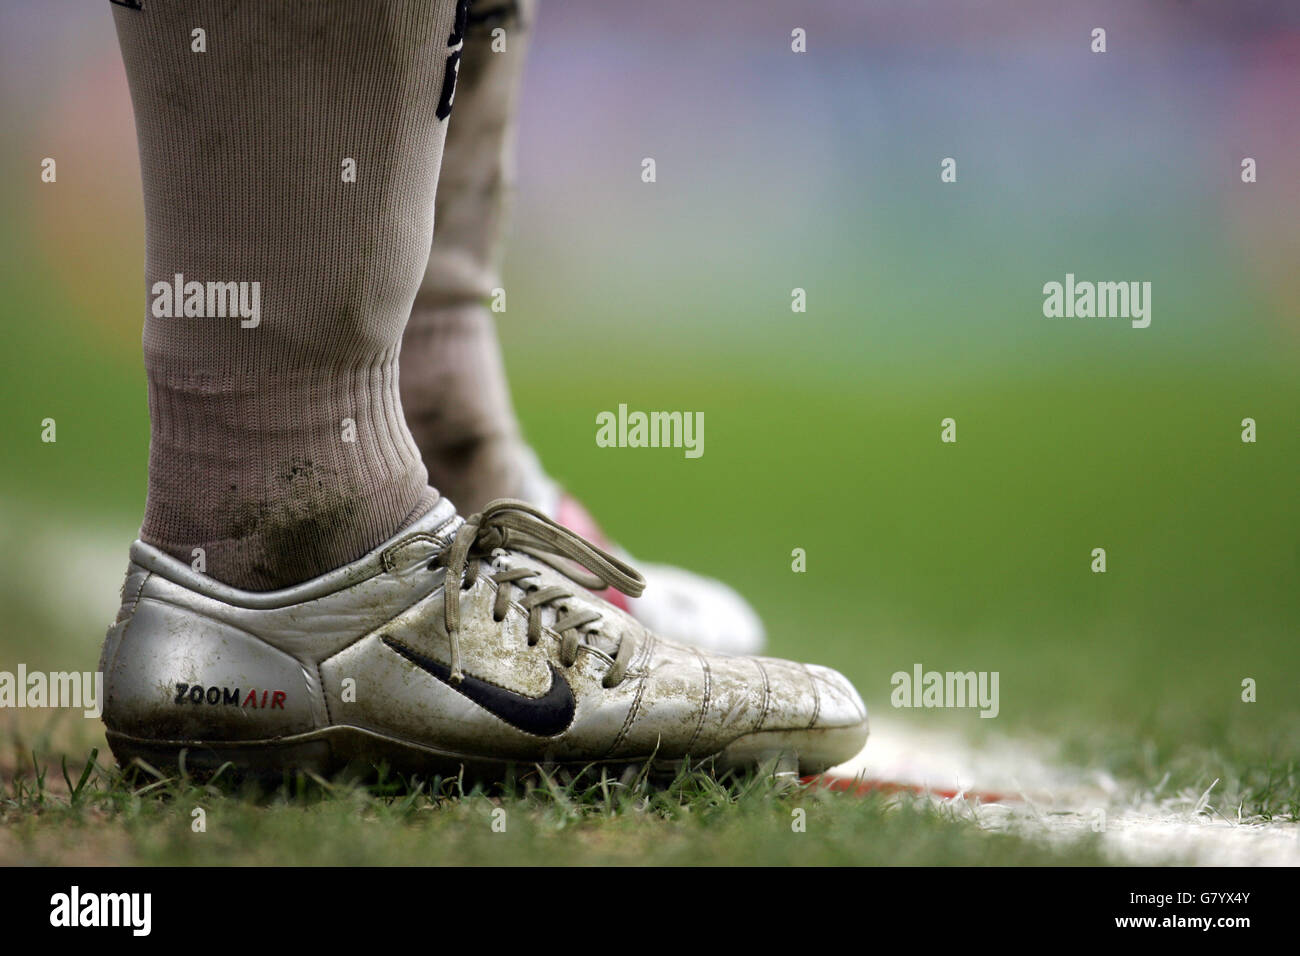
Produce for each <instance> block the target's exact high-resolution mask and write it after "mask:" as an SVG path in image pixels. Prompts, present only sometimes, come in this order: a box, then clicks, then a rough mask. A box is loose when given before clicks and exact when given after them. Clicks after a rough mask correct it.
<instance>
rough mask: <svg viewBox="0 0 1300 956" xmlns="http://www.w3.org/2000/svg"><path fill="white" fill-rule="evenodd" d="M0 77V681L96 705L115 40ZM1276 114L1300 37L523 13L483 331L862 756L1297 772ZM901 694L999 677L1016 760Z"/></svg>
mask: <svg viewBox="0 0 1300 956" xmlns="http://www.w3.org/2000/svg"><path fill="white" fill-rule="evenodd" d="M1057 6H1059V7H1060V8H1061V9H1045V8H1048V7H1057ZM795 27H802V28H804V29H805V30H806V31H807V38H808V39H807V47H808V52H807V53H805V54H794V53H792V52H791V49H790V32H791V30H792V29H793V28H795ZM1095 27H1103V28H1105V29H1106V31H1107V47H1108V52H1106V53H1105V54H1104V55H1098V54H1093V53H1092V52H1090V49H1089V45H1090V34H1091V31H1092V29H1093V28H1095ZM0 51H2V52H3V59H2V61H0V80H2V85H0V110H2V111H3V112H2V117H3V128H4V130H5V135H4V137H3V143H2V144H0V215H2V217H3V222H4V229H3V232H2V234H0V243H3V246H2V248H0V275H2V276H3V295H0V313H2V323H3V325H2V327H3V329H4V341H5V347H4V350H3V356H0V363H2V364H3V374H2V375H0V398H2V400H0V434H2V435H3V439H2V440H3V449H2V455H3V460H4V462H5V464H4V469H3V476H2V478H0V545H2V546H3V547H0V611H2V612H3V614H2V616H0V670H14V669H16V666H17V663H18V662H19V661H21V662H24V663H26V664H27V666H28V667H29V668H32V669H42V668H44V669H68V668H79V669H86V670H88V669H91V668H93V667H94V666H95V660H96V656H97V654H98V649H99V642H100V640H101V637H102V634H103V631H104V628H105V627H106V626H107V625H108V623H110V621H111V620H112V617H113V614H114V612H115V609H116V605H117V600H118V599H117V593H116V591H117V587H118V585H119V584H120V574H121V571H122V569H123V568H124V565H125V558H126V549H127V546H128V544H129V542H130V541H131V539H132V538H133V537H134V535H135V532H136V530H137V529H138V525H139V520H140V516H141V513H142V508H143V496H144V487H145V463H146V455H147V448H148V424H147V409H146V406H145V386H144V379H143V374H142V365H141V354H140V328H141V319H142V316H143V309H144V287H143V280H142V269H143V220H142V206H141V198H140V181H139V170H138V163H137V157H136V144H135V132H134V124H133V120H132V115H131V107H130V101H129V97H128V92H127V86H126V81H125V76H124V74H123V70H122V66H121V62H120V59H119V55H118V51H117V42H116V37H115V35H114V32H113V27H112V22H111V17H110V7H109V4H108V3H107V0H97V2H96V3H94V4H85V3H76V2H72V0H45V2H41V3H36V2H31V0H28V2H16V0H3V3H0ZM1297 102H1300V6H1297V5H1296V4H1294V3H1288V2H1276V3H1265V2H1249V0H1245V2H1237V3H1234V4H1231V5H1227V4H1222V3H1217V2H1210V0H1188V2H1172V0H1149V2H1146V3H1143V4H1132V3H1121V2H1113V3H1112V2H1088V3H1078V4H1068V5H1066V4H1062V5H1046V4H1041V3H1037V2H1032V0H986V2H981V3H973V4H972V3H956V2H948V3H937V2H918V0H877V2H873V3H870V4H865V3H861V2H857V0H853V2H850V0H816V2H814V3H811V4H796V3H792V2H780V3H778V2H772V0H744V2H741V0H713V2H711V3H708V4H700V3H696V2H692V3H686V2H683V0H661V2H659V3H656V4H654V5H653V7H651V8H641V7H637V6H629V5H626V4H623V5H620V4H608V3H598V2H595V0H566V2H564V3H558V2H552V3H549V4H546V3H544V4H543V7H542V10H541V14H540V19H539V22H538V26H537V31H536V35H535V40H534V45H533V48H532V53H531V59H530V63H529V67H528V71H527V76H526V81H525V91H524V95H523V101H522V109H523V116H522V127H521V131H520V137H519V147H520V149H519V188H518V195H517V197H516V201H515V214H514V221H513V226H512V229H511V240H510V245H509V253H508V257H507V269H506V287H507V289H508V305H509V310H508V312H507V313H506V314H504V315H503V316H502V317H501V321H500V331H501V336H502V339H503V341H504V346H505V351H506V357H507V362H508V365H509V370H510V375H511V382H512V387H513V390H514V396H515V400H516V403H517V405H518V406H519V409H520V413H521V417H522V419H523V421H524V423H525V426H526V430H527V433H528V435H529V437H530V438H531V439H532V441H533V443H534V445H535V446H536V447H537V448H538V450H539V452H540V453H541V455H542V458H543V461H544V462H545V463H546V465H547V466H548V468H549V469H550V471H551V472H552V473H553V474H554V475H555V476H557V477H558V478H560V479H561V480H562V481H564V482H565V483H566V484H567V485H568V486H569V488H570V489H571V490H572V491H573V492H575V493H576V494H577V495H578V496H579V497H580V498H582V499H583V500H584V501H585V502H586V504H587V505H588V506H589V508H590V510H591V511H592V512H593V513H594V514H595V515H597V517H598V518H599V519H600V520H601V521H602V522H603V523H604V524H605V526H606V529H607V530H608V531H609V532H610V534H611V536H612V537H614V538H615V539H616V540H618V541H620V542H621V543H623V544H624V545H625V546H627V547H628V548H629V549H630V550H631V551H632V552H633V553H634V554H635V555H637V556H639V557H642V558H645V559H650V560H662V561H670V562H673V563H678V564H681V565H684V566H687V567H690V568H694V569H697V570H702V571H706V572H708V573H710V574H713V575H716V576H718V577H721V578H723V579H725V580H727V581H728V582H730V583H732V584H733V585H734V586H735V587H736V588H737V589H738V590H740V591H741V592H742V593H744V594H745V595H747V596H748V597H749V598H750V599H751V600H752V601H753V602H754V604H755V605H756V606H757V608H758V609H759V610H760V612H761V613H762V614H763V615H764V617H765V619H766V621H767V623H768V626H769V631H770V634H771V651H772V652H773V653H776V654H779V655H794V656H799V657H803V658H805V659H810V660H816V661H819V662H823V663H828V664H832V665H834V666H837V667H839V668H841V669H842V670H844V671H845V672H846V673H848V674H849V675H850V676H851V677H852V678H853V679H854V680H855V681H856V682H857V683H858V686H859V687H860V688H861V690H862V692H863V696H864V697H865V698H866V700H867V703H868V705H869V707H872V708H874V709H875V711H876V712H877V713H886V714H888V715H889V716H890V717H892V718H894V719H898V720H906V721H912V722H916V723H917V724H918V725H931V724H935V725H938V724H945V725H952V726H954V727H959V728H960V729H962V730H963V731H965V732H968V733H971V734H975V735H979V734H984V733H988V732H990V731H991V730H993V729H994V727H993V725H996V729H998V730H1004V731H1010V732H1015V733H1024V734H1029V733H1034V734H1041V735H1044V736H1047V737H1050V738H1052V739H1054V740H1058V741H1061V742H1062V743H1063V746H1065V747H1066V748H1067V749H1074V750H1075V751H1076V752H1083V751H1086V752H1087V753H1088V754H1090V755H1092V756H1093V757H1096V758H1098V759H1102V760H1105V761H1107V762H1109V763H1110V764H1111V765H1113V766H1114V767H1116V768H1117V769H1124V768H1125V767H1137V768H1139V769H1140V768H1141V767H1142V766H1144V765H1145V764H1149V763H1150V762H1151V760H1152V754H1153V753H1156V754H1159V755H1165V756H1168V755H1173V754H1179V753H1184V752H1196V753H1211V754H1213V753H1220V752H1221V753H1232V754H1235V755H1237V758H1238V759H1243V760H1249V761H1258V762H1267V761H1271V760H1275V759H1276V760H1282V761H1289V760H1295V759H1297V758H1300V587H1297V574H1298V572H1300V495H1298V494H1297V490H1298V489H1297V476H1298V474H1300V427H1298V423H1297V415H1298V413H1300V376H1297V369H1298V368H1300V314H1298V310H1300V269H1298V268H1297V262H1300V255H1298V254H1300V215H1298V213H1300V185H1298V184H1300V110H1297ZM452 122H455V119H454V117H453V120H452ZM46 156H51V157H55V158H56V159H57V162H58V182H57V184H54V185H49V184H43V183H42V182H41V181H40V163H41V160H42V159H43V158H44V157H46ZM647 156H648V157H653V158H654V159H655V160H656V163H657V174H658V181H657V182H656V183H655V184H653V185H647V184H645V183H642V182H641V179H640V170H641V165H640V164H641V160H642V158H643V157H647ZM945 157H952V158H954V159H956V161H957V182H956V183H953V184H943V183H941V182H940V179H939V173H940V162H941V161H942V160H943V159H944V158H945ZM1244 157H1252V158H1254V159H1255V160H1256V162H1257V164H1258V177H1259V181H1258V182H1256V183H1253V184H1249V185H1248V184H1244V183H1242V181H1241V178H1240V171H1241V170H1240V164H1241V161H1242V159H1243V158H1244ZM1067 272H1072V273H1074V274H1075V275H1076V276H1078V277H1079V278H1080V279H1088V280H1115V281H1121V280H1123V281H1130V280H1132V281H1149V282H1151V284H1152V306H1153V311H1152V322H1151V326H1150V327H1149V328H1147V329H1142V330H1139V329H1133V328H1131V327H1130V325H1129V323H1128V322H1127V321H1122V320H1115V319H1047V318H1044V317H1043V314H1042V303H1043V293H1042V287H1043V285H1044V283H1046V282H1050V281H1058V282H1059V281H1063V280H1064V277H1065V274H1066V273H1067ZM795 287H800V288H804V289H805V290H806V291H807V303H808V306H807V312H806V313H803V314H795V313H792V312H791V308H790V301H791V290H792V289H793V288H795ZM619 403H627V404H628V405H629V406H630V407H631V408H633V409H643V410H658V409H664V410H674V409H675V410H689V411H702V412H704V414H705V420H706V432H705V439H706V443H705V454H704V456H703V457H702V458H699V459H695V460H688V459H686V458H684V456H683V455H682V454H681V452H680V451H673V450H651V449H642V450H634V449H621V450H617V449H602V448H598V447H596V445H595V441H594V436H595V415H596V413H597V412H599V411H601V410H605V409H616V408H617V406H618V405H619ZM46 417H52V418H55V419H56V420H57V423H58V424H57V428H58V432H57V435H58V441H57V443H55V444H45V443H42V442H41V440H40V431H41V421H42V419H44V418H46ZM946 417H952V418H954V419H955V420H956V422H957V434H958V442H957V443H956V444H953V445H947V444H942V443H941V442H940V440H939V432H940V421H941V420H942V419H944V418H946ZM1246 417H1251V418H1254V419H1255V420H1256V421H1257V423H1258V442H1257V443H1255V444H1244V443H1243V442H1242V441H1241V437H1240V433H1241V421H1242V419H1243V418H1246ZM1097 547H1103V548H1105V549H1106V551H1107V556H1108V570H1107V573H1105V574H1094V573H1091V571H1090V564H1091V560H1092V559H1091V551H1092V549H1093V548H1097ZM794 548H803V549H805V550H806V553H807V571H806V572H805V573H802V574H796V573H793V572H792V570H791V551H792V549H794ZM52 567H54V568H58V569H59V571H60V573H59V574H58V576H57V578H56V577H54V576H52V575H50V574H49V569H50V568H52ZM69 573H71V575H72V580H73V581H74V582H75V584H74V586H73V588H72V589H71V590H69V589H68V588H67V582H68V580H69V577H68V574H69ZM56 585H57V587H56ZM915 663H921V664H922V665H923V666H924V667H925V668H926V669H937V670H985V671H999V672H1000V674H1001V688H1000V689H1001V713H1000V717H999V718H998V719H997V720H980V719H979V718H978V717H977V715H976V713H975V712H974V711H957V712H951V711H949V712H942V711H918V710H912V711H898V712H893V711H890V710H889V693H890V689H891V688H890V682H889V678H890V675H891V674H892V673H893V672H895V671H898V670H907V671H910V670H911V668H912V666H913V664H915ZM1247 677H1250V678H1254V679H1255V680H1257V681H1258V687H1259V690H1258V698H1259V699H1258V702H1257V703H1254V704H1245V703H1242V701H1241V699H1240V694H1241V681H1242V679H1243V678H1247ZM77 723H78V724H81V723H85V724H89V723H90V722H80V721H79V722H77ZM85 732H87V733H93V732H97V725H95V727H94V728H93V729H88V730H86V731H85Z"/></svg>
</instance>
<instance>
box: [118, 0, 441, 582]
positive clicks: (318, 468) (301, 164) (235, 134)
mask: <svg viewBox="0 0 1300 956" xmlns="http://www.w3.org/2000/svg"><path fill="white" fill-rule="evenodd" d="M113 16H114V21H115V23H116V27H117V32H118V38H119V42H120V44H121V49H122V58H123V61H124V62H125V65H126V74H127V79H128V82H129V85H130V88H131V97H132V102H133V105H134V110H135V121H136V128H137V133H138V138H139V148H140V165H141V170H142V177H143V180H144V205H145V228H146V243H145V286H146V292H147V305H146V312H145V321H144V358H145V371H146V375H147V379H148V390H149V412H150V421H151V436H150V437H151V441H150V451H149V486H148V500H147V503H146V507H145V516H144V521H143V526H142V528H141V537H142V538H143V540H145V541H146V542H148V543H150V544H152V545H154V546H156V547H158V548H160V549H161V550H163V551H165V552H167V553H168V554H171V555H173V556H175V557H176V558H179V559H180V560H182V561H185V562H186V563H187V564H191V565H192V566H194V567H195V568H196V569H198V570H203V571H205V572H206V573H208V574H210V575H212V576H213V577H214V578H216V579H217V580H219V581H222V582H224V583H227V584H230V585H233V586H235V587H240V588H246V589H250V590H271V589H275V588H281V587H286V586H289V585H292V584H296V583H299V582H302V581H304V580H308V579H310V578H313V577H316V576H318V575H320V574H322V573H324V572H326V571H329V570H331V569H333V568H337V567H339V566H341V565H343V564H346V563H348V562H350V561H353V560H355V559H356V558H358V557H360V556H362V555H364V554H365V553H366V552H367V551H369V550H371V549H372V548H373V547H374V546H375V545H377V544H379V543H381V542H382V541H384V540H385V539H386V538H388V537H389V536H391V535H392V534H393V533H394V532H395V531H397V530H399V529H400V528H401V527H403V526H405V525H406V524H408V523H409V522H411V521H413V520H415V519H416V518H417V517H419V516H420V515H421V514H423V513H424V512H425V511H427V510H428V508H429V507H430V506H431V505H432V504H433V502H434V501H435V500H436V498H437V493H436V492H434V491H433V490H432V489H430V488H429V487H428V476H427V472H426V471H425V468H424V465H423V464H422V463H421V461H420V455H419V451H418V448H417V446H416V444H415V442H414V440H413V439H412V437H411V434H410V432H409V431H408V430H407V427H406V424H405V421H404V416H403V413H402V407H401V401H400V397H399V390H398V365H397V356H398V349H399V345H400V342H401V337H402V330H403V327H404V325H405V322H406V318H407V316H408V314H409V310H410V306H411V303H412V301H413V299H414V296H415V293H416V290H417V288H418V287H419V284H420V277H421V275H422V273H423V272H424V269H425V267H426V263H427V254H428V250H429V247H430V242H431V238H432V232H433V212H434V210H433V204H434V195H435V190H436V188H437V183H438V169H439V163H440V160H441V156H442V147H443V140H444V137H445V133H446V126H447V123H446V122H445V119H446V115H447V113H448V111H449V107H450V102H451V98H452V95H453V91H454V82H455V70H454V64H455V59H456V57H457V56H458V52H459V49H460V43H461V36H460V35H459V34H460V32H461V31H462V30H463V23H464V3H463V2H462V3H461V5H460V7H459V14H458V5H457V3H456V2H455V0H367V2H366V3H357V2H356V0H172V2H160V0H158V2H149V0H146V2H144V3H143V4H135V3H129V2H126V0H122V2H115V4H114V6H113ZM449 64H451V68H450V69H449Z"/></svg>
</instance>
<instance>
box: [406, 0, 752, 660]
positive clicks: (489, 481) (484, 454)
mask: <svg viewBox="0 0 1300 956" xmlns="http://www.w3.org/2000/svg"><path fill="white" fill-rule="evenodd" d="M535 16H536V4H535V3H534V2H532V0H482V2H480V3H477V4H475V5H474V7H472V8H471V10H470V14H469V18H468V22H467V25H466V30H465V50H464V54H463V56H462V59H461V66H460V80H459V82H458V84H457V88H456V119H455V122H453V123H452V124H451V128H450V130H449V131H448V133H447V143H446V147H445V150H444V152H443V166H442V180H441V184H440V186H439V188H438V200H437V217H436V218H437V223H438V226H437V230H436V231H435V233H434V238H433V247H432V249H431V251H430V255H429V264H428V267H427V268H426V270H425V273H424V279H423V281H422V282H421V284H420V291H419V293H418V294H417V295H416V299H415V306H414V308H413V309H412V312H411V320H410V322H409V323H408V324H407V327H406V333H405V335H404V337H403V341H402V378H401V385H402V405H403V407H404V408H405V410H406V417H407V422H408V423H409V424H410V427H411V432H412V434H413V435H414V436H415V441H416V443H417V444H418V445H419V447H420V451H421V453H422V454H423V456H424V461H425V464H426V465H427V466H428V468H429V475H430V480H431V481H432V483H433V484H434V485H435V486H436V487H437V488H438V489H439V490H440V491H442V492H443V494H445V495H447V496H448V497H450V498H451V500H452V501H454V502H455V503H456V504H457V506H458V507H460V508H461V509H462V510H463V511H477V510H478V509H480V508H481V507H482V506H483V505H484V504H486V503H487V502H488V501H490V500H492V499H493V498H499V497H503V496H509V497H517V498H522V499H525V500H527V501H529V502H531V503H532V504H534V505H536V506H537V507H539V508H541V509H542V511H544V512H545V513H546V514H548V515H550V516H551V517H553V518H555V519H557V520H558V521H559V522H560V523H561V524H564V525H566V526H567V527H569V528H572V529H573V530H575V531H578V532H579V533H580V534H583V535H585V536H587V537H589V538H592V539H593V540H597V541H601V542H602V543H605V544H608V543H607V542H604V541H603V537H602V535H601V533H600V529H599V526H598V524H597V523H596V522H595V521H594V520H593V519H592V518H591V516H590V515H589V514H588V513H587V512H586V511H585V510H584V509H583V507H582V505H581V504H580V503H579V502H577V501H576V500H575V499H574V498H573V497H571V496H570V495H568V494H567V493H566V492H565V491H564V489H563V488H562V487H560V485H558V484H557V483H556V482H555V481H553V480H551V478H550V477H549V476H548V475H547V474H546V472H545V470H543V468H542V466H541V463H540V462H539V461H538V459H537V456H536V455H535V454H534V453H533V450H532V449H531V448H530V447H529V445H528V444H527V443H526V442H525V441H524V439H523V437H522V435H521V430H520V427H519V423H518V421H517V419H516V417H515V413H514V408H513V406H512V403H511V399H510V391H509V387H508V385H507V383H506V375H505V368H504V365H503V363H502V360H501V349H500V345H499V343H498V340H497V329H496V323H495V321H494V318H495V316H494V314H493V313H492V312H491V310H490V309H489V307H488V305H487V302H488V300H489V297H490V296H491V294H492V290H493V289H496V288H498V287H500V286H501V273H500V259H501V240H502V233H503V231H504V225H505V220H506V214H507V211H508V206H509V202H510V198H511V193H512V190H513V182H514V139H515V127H516V117H517V113H518V101H519V92H520V80H521V77H522V75H523V68H524V56H525V53H526V51H527V44H528V39H529V32H530V28H531V26H532V24H533V21H534V17H535ZM638 564H639V562H638ZM639 566H641V567H643V568H644V570H645V571H646V574H647V577H648V579H649V589H648V591H647V594H646V596H645V597H644V598H642V599H640V600H637V601H628V600H625V599H624V598H623V596H622V595H619V594H616V593H610V594H608V595H607V596H608V597H609V598H610V599H611V600H613V601H615V602H616V603H618V604H619V606H620V607H624V608H626V609H628V610H631V611H632V613H634V614H635V615H636V616H637V617H638V618H639V619H640V620H641V621H642V623H644V624H646V625H648V626H649V627H650V628H652V629H653V630H656V631H659V632H660V633H663V634H664V635H666V636H668V637H671V638H674V639H676V640H682V641H687V642H689V643H692V644H695V645H696V646H700V647H707V648H711V649H714V650H724V651H728V652H731V653H754V652H756V651H757V650H759V648H760V647H761V646H762V643H763V625H762V622H761V621H760V620H759V617H758V615H757V614H755V613H754V611H753V610H752V609H751V608H750V607H749V605H748V604H747V603H746V602H745V600H744V599H743V598H741V597H740V596H739V595H738V594H736V592H735V591H733V590H732V589H731V588H729V587H727V586H726V585H724V584H722V583H721V582H718V581H715V580H712V579H710V578H705V577H702V576H700V575H698V574H694V573H691V572H689V571H683V570H681V569H679V568H673V567H668V566H662V565H649V566H647V565H640V564H639Z"/></svg>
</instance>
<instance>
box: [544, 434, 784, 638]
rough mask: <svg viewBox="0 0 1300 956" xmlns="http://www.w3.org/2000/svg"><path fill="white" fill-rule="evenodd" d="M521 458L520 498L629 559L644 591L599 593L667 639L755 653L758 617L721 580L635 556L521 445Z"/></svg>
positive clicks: (760, 632) (760, 625)
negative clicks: (635, 593) (641, 578)
mask: <svg viewBox="0 0 1300 956" xmlns="http://www.w3.org/2000/svg"><path fill="white" fill-rule="evenodd" d="M523 458H524V485H523V492H522V494H521V496H520V497H522V498H524V499H525V500H526V501H528V502H529V503H531V504H533V505H534V506H536V507H537V508H538V509H540V510H541V511H542V512H543V513H544V514H546V515H547V516H548V517H550V518H552V519H554V520H555V521H558V522H559V523H560V524H562V525H564V526H565V527H566V528H568V529H569V530H570V531H576V532H577V533H578V534H580V535H582V537H584V538H586V539H587V540H588V541H591V542H594V543H595V544H597V545H599V546H600V547H601V548H603V549H605V550H606V551H608V552H610V553H611V554H614V555H617V556H618V557H619V558H620V559H622V560H623V561H624V562H626V563H628V564H635V565H636V566H637V567H638V568H639V569H640V570H641V573H642V574H643V575H644V576H645V593H644V594H642V595H641V596H640V597H630V596H626V595H623V594H620V593H619V592H618V591H616V590H614V589H612V588H611V589H610V590H608V591H606V592H604V593H602V594H601V597H603V598H605V600H607V601H609V602H610V603H611V604H613V605H615V606H616V607H620V608H622V609H623V610H625V611H627V612H629V613H630V614H631V615H632V616H633V617H635V618H636V619H637V620H638V621H640V622H641V623H642V624H644V625H645V626H646V627H647V628H649V629H650V630H652V631H654V632H655V633H656V634H660V635H662V636H664V637H666V638H668V639H670V640H673V641H680V642H681V643H683V644H689V645H690V646H692V647H699V648H702V649H703V650H706V651H712V652H713V653H715V654H757V653H758V652H759V651H761V650H762V649H763V643H764V640H765V637H766V635H765V634H764V631H763V622H762V620H761V619H760V618H759V616H758V614H757V613H755V611H754V609H753V608H752V607H750V606H749V603H748V602H747V601H746V600H745V599H744V598H743V597H741V596H740V595H739V594H737V593H736V592H735V591H734V590H732V589H731V588H729V587H728V586H727V585H725V584H723V583H722V582H721V581H717V580H714V579H713V578H706V577H704V576H703V575H700V574H696V573H694V572H693V571H686V570H684V569H682V568H676V567H673V566H671V565H667V564H650V563H648V562H645V561H638V560H636V559H635V558H633V557H632V556H631V555H629V554H628V553H627V552H626V551H624V550H623V549H622V548H620V547H618V546H617V545H615V544H612V543H611V542H610V541H609V539H608V538H607V537H606V536H605V534H604V532H603V531H601V529H600V525H599V524H598V523H597V522H596V520H595V519H594V518H593V517H592V516H591V515H590V514H589V513H588V512H587V509H586V508H584V507H583V506H582V504H581V503H580V502H579V501H578V500H577V499H576V498H574V497H573V496H572V495H570V494H569V493H568V492H567V491H565V490H564V489H563V488H562V487H560V485H559V484H558V483H556V481H555V480H554V479H552V478H551V477H550V476H549V475H548V474H546V472H545V471H544V470H543V469H542V465H541V462H540V461H539V460H538V458H537V455H536V453H534V452H533V451H532V449H530V448H525V449H524V453H523Z"/></svg>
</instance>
